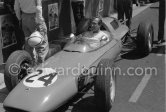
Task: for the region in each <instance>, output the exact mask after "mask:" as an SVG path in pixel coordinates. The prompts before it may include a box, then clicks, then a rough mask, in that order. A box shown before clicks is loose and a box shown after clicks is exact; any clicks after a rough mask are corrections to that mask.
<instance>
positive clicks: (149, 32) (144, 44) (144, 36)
mask: <svg viewBox="0 0 166 112" xmlns="http://www.w3.org/2000/svg"><path fill="white" fill-rule="evenodd" d="M153 40H154V31H153V26H152V24H150V23H144V22H142V23H140V25H139V26H138V31H137V41H136V44H137V50H138V52H139V53H141V54H142V55H148V54H149V53H150V52H151V51H152V47H153Z"/></svg>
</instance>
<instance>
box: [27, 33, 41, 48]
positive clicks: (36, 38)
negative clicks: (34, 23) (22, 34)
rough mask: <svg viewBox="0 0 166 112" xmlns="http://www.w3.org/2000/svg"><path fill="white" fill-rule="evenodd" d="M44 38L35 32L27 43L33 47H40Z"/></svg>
mask: <svg viewBox="0 0 166 112" xmlns="http://www.w3.org/2000/svg"><path fill="white" fill-rule="evenodd" d="M43 39H44V37H43V36H42V34H41V33H40V32H39V31H35V32H33V33H32V34H31V35H30V36H29V37H28V38H27V40H26V41H27V43H28V45H29V46H31V47H38V46H40V45H41V44H42V42H43Z"/></svg>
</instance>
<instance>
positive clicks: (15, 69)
mask: <svg viewBox="0 0 166 112" xmlns="http://www.w3.org/2000/svg"><path fill="white" fill-rule="evenodd" d="M31 66H32V58H31V56H30V54H29V53H28V52H26V51H24V50H18V51H15V52H13V53H12V54H11V55H10V56H9V58H8V60H7V62H6V65H5V71H4V81H5V84H6V87H7V89H8V90H9V91H11V90H12V89H13V88H14V87H15V86H16V85H17V84H18V83H19V82H20V81H21V80H22V79H23V78H24V77H25V76H26V75H27V69H28V68H29V67H31Z"/></svg>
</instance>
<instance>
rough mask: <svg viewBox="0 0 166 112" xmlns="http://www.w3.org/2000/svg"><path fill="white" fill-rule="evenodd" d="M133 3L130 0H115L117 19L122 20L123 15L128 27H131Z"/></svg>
mask: <svg viewBox="0 0 166 112" xmlns="http://www.w3.org/2000/svg"><path fill="white" fill-rule="evenodd" d="M132 5H133V2H132V0H117V12H118V19H119V20H124V15H125V17H126V19H127V21H126V25H127V26H128V27H129V29H130V26H131V18H132V11H133V6H132Z"/></svg>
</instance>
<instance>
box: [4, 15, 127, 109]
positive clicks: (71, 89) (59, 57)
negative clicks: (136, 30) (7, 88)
mask: <svg viewBox="0 0 166 112" xmlns="http://www.w3.org/2000/svg"><path fill="white" fill-rule="evenodd" d="M102 21H103V24H102V26H101V30H104V32H105V33H104V35H105V36H108V38H109V41H108V42H106V43H104V44H102V45H100V46H99V47H96V48H90V47H89V46H88V44H87V43H86V42H83V44H78V43H74V42H69V43H68V44H67V45H66V46H65V47H64V48H63V50H61V51H60V52H58V53H56V54H55V55H53V56H51V57H50V58H49V59H47V60H46V61H45V62H44V63H43V64H42V65H39V66H37V67H35V68H34V69H35V70H34V72H32V73H31V74H28V75H27V76H26V77H25V78H24V79H23V80H22V81H21V82H20V83H19V84H18V85H17V86H16V87H15V88H14V89H13V90H12V91H11V92H10V93H9V95H8V96H7V98H6V99H5V101H4V108H5V109H6V110H9V111H10V110H12V111H14V110H15V111H20V110H22V111H31V112H46V111H53V110H55V109H57V108H59V107H60V106H61V105H63V104H64V103H65V102H67V101H68V100H69V99H71V98H72V97H73V96H74V95H76V94H77V93H78V92H80V91H81V90H82V89H83V88H84V87H86V85H88V84H89V83H92V82H93V81H94V76H95V75H94V74H95V72H96V71H95V70H94V68H96V67H97V65H98V63H99V62H100V60H102V59H106V58H108V59H111V60H115V59H116V57H117V56H118V55H119V53H120V51H121V48H122V40H123V38H124V37H125V35H126V34H127V32H128V31H129V29H128V27H127V26H126V25H123V24H121V23H120V22H119V21H118V20H116V19H115V18H112V17H106V18H103V19H102ZM58 70H59V71H58Z"/></svg>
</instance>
